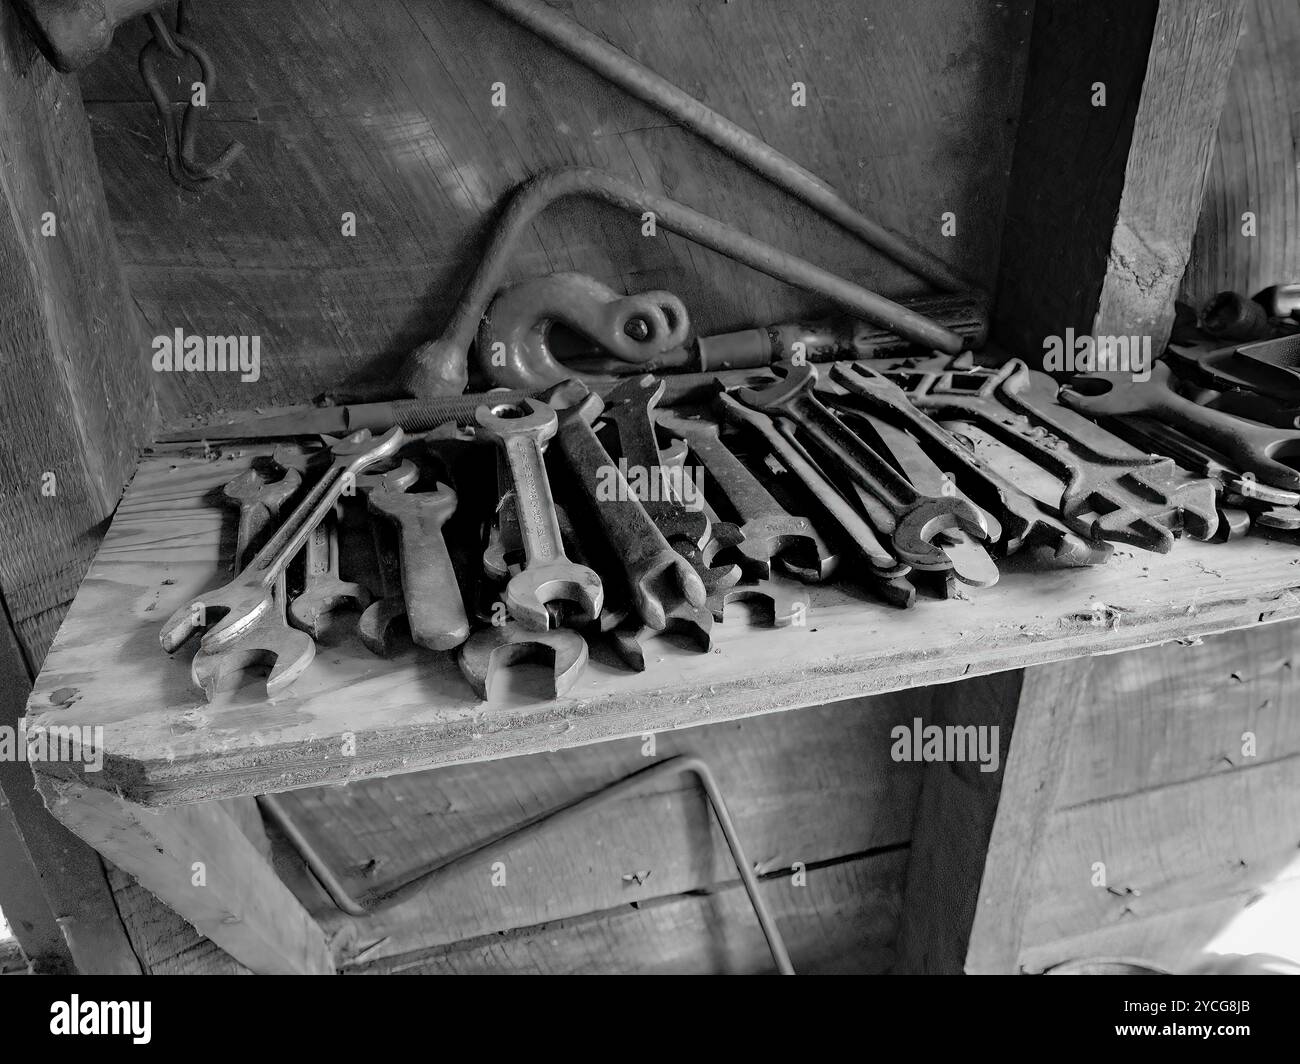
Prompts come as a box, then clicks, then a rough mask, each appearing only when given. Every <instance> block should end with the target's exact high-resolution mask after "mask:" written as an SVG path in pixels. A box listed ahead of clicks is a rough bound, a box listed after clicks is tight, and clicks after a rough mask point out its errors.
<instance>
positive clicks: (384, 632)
mask: <svg viewBox="0 0 1300 1064" xmlns="http://www.w3.org/2000/svg"><path fill="white" fill-rule="evenodd" d="M403 627H405V628H406V629H407V632H408V634H409V631H410V629H409V622H408V621H407V617H406V603H405V601H403V599H402V597H401V596H400V595H399V596H397V597H395V598H382V599H376V600H375V601H374V602H372V603H371V604H370V605H369V606H367V607H366V608H365V609H364V610H363V611H362V612H361V616H360V618H359V619H358V620H357V635H358V636H359V637H360V638H361V642H362V644H363V645H364V646H365V648H366V649H367V650H369V651H370V653H372V654H374V655H376V656H378V657H381V658H387V657H391V656H392V655H393V654H394V653H395V652H396V650H397V646H396V643H397V641H398V640H397V634H398V632H399V631H400V630H401V629H402V628H403Z"/></svg>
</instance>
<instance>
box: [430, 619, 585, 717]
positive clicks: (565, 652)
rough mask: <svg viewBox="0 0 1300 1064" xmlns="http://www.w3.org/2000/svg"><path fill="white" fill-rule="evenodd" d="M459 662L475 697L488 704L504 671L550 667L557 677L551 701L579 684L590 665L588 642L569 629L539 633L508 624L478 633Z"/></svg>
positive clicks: (556, 629) (461, 649) (483, 629)
mask: <svg viewBox="0 0 1300 1064" xmlns="http://www.w3.org/2000/svg"><path fill="white" fill-rule="evenodd" d="M456 661H457V663H458V664H459V665H460V671H461V675H463V676H464V677H465V679H466V680H467V681H469V685H470V686H471V687H472V688H474V693H475V694H476V695H478V696H479V698H481V699H484V700H485V701H486V700H487V698H488V697H489V695H490V693H491V691H492V688H493V687H495V686H496V677H497V674H498V673H499V672H501V671H502V670H503V669H507V668H509V667H510V666H511V665H521V664H523V663H525V662H533V663H536V664H541V665H550V666H551V668H552V670H553V675H554V677H555V686H554V689H553V693H552V695H551V697H552V698H559V697H560V696H561V695H563V694H565V693H566V692H568V691H569V690H570V689H571V688H572V687H573V685H574V684H575V683H577V682H578V677H579V676H581V675H582V670H583V669H584V668H585V667H586V665H587V641H586V640H585V639H583V638H582V636H581V635H579V634H578V633H577V632H574V631H571V630H569V629H567V628H555V629H552V630H550V631H542V632H539V631H534V630H533V629H530V628H524V627H523V626H522V625H520V624H518V623H516V622H507V623H505V624H501V625H490V626H489V627H487V628H481V629H480V630H479V631H477V632H475V633H474V634H473V635H472V636H470V637H469V639H468V640H466V642H465V643H464V644H463V645H462V646H461V648H460V652H459V654H458V655H457V658H456Z"/></svg>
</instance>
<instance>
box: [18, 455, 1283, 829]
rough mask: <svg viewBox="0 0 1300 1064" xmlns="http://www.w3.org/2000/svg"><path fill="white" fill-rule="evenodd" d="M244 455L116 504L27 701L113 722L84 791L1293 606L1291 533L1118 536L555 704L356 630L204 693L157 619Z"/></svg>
mask: <svg viewBox="0 0 1300 1064" xmlns="http://www.w3.org/2000/svg"><path fill="white" fill-rule="evenodd" d="M233 453H234V452H232V454H233ZM250 453H251V451H250V452H245V453H243V454H242V455H240V460H235V459H221V460H215V461H205V460H204V459H202V458H201V457H186V456H185V455H184V454H182V453H180V452H176V453H172V454H170V455H156V456H153V457H150V458H148V459H146V460H145V461H144V462H143V463H142V465H141V468H140V471H139V473H138V474H137V476H136V479H135V481H134V482H133V483H132V485H131V488H130V490H129V491H128V492H127V495H126V497H125V498H124V500H123V502H122V505H121V507H120V508H119V511H118V514H117V517H116V519H115V521H114V523H113V526H112V528H111V529H110V530H109V533H108V535H107V536H106V538H105V540H104V543H103V546H102V548H101V550H100V552H99V554H98V556H97V557H96V560H95V563H94V564H93V565H92V567H91V570H90V573H89V575H88V578H87V580H86V582H85V584H84V585H83V587H82V590H81V593H80V594H79V596H78V598H77V601H76V604H75V606H74V608H73V610H72V612H71V613H70V615H69V619H68V621H67V623H66V624H65V625H64V628H63V629H62V631H61V632H60V634H59V637H58V639H57V641H56V643H55V646H54V648H53V650H52V651H51V655H50V658H49V661H48V663H47V666H46V668H45V670H44V672H43V673H42V675H41V677H40V678H39V680H38V683H37V685H36V687H35V689H34V691H33V694H32V697H31V700H30V703H29V713H30V714H31V718H32V719H31V723H32V724H61V725H82V726H92V727H93V726H95V725H102V726H103V727H104V729H105V732H104V741H105V746H106V750H107V758H106V761H105V765H104V771H103V772H101V773H98V774H95V773H91V774H87V775H86V777H85V780H86V782H87V783H89V784H90V785H91V786H100V787H113V788H120V789H121V791H122V793H123V794H124V795H126V796H128V797H130V798H131V799H132V800H134V801H138V802H141V803H144V804H151V805H170V804H175V803H183V802H191V801H200V800H205V799H208V798H222V797H235V796H238V795H248V794H257V793H263V792H265V791H267V790H287V789H292V788H295V787H304V786H312V785H317V784H322V783H331V782H336V783H341V782H346V781H347V780H350V779H361V778H365V777H368V776H382V775H391V774H395V773H400V772H409V771H414V770H416V769H420V768H428V767H431V766H434V765H440V764H449V763H453V762H457V761H479V760H488V759H491V758H497V757H507V756H511V755H515V754H523V753H532V752H536V751H540V750H551V749H560V748H563V747H569V746H579V745H583V744H585V743H592V742H598V741H601V740H605V739H615V738H621V737H626V736H636V735H641V734H644V733H646V732H651V731H666V730H670V729H674V728H682V727H688V726H690V725H693V724H703V723H708V722H717V721H723V720H731V719H736V718H740V717H746V716H751V715H756V714H760V713H767V712H772V711H776V710H784V709H795V708H799V707H804V706H809V705H820V704H822V703H825V702H829V701H835V700H837V699H842V698H852V697H858V696H862V695H866V694H875V693H880V692H884V691H894V690H901V689H904V688H909V687H916V686H922V685H925V684H932V683H943V682H948V681H951V680H956V679H960V678H962V677H965V676H974V675H983V674H986V673H991V672H999V671H1003V670H1006V669H1014V668H1023V667H1025V666H1028V665H1034V664H1040V663H1042V662H1046V661H1056V660H1061V659H1065V658H1071V657H1081V656H1084V655H1092V654H1104V653H1110V652H1114V651H1119V650H1127V649H1132V648H1134V647H1141V646H1149V645H1153V644H1157V643H1163V642H1168V641H1170V640H1176V639H1186V638H1194V637H1196V636H1199V635H1202V634H1205V633H1210V632H1216V631H1225V630H1230V629H1233V628H1243V627H1248V626H1251V625H1255V624H1260V623H1264V622H1268V621H1282V620H1288V619H1292V618H1296V617H1300V551H1297V549H1296V547H1295V545H1294V544H1289V543H1279V542H1270V541H1264V540H1259V539H1254V538H1251V539H1247V540H1243V541H1238V542H1235V543H1231V544H1226V545H1222V546H1216V545H1210V544H1199V543H1192V542H1187V543H1179V544H1178V545H1177V546H1176V549H1175V550H1174V551H1173V553H1171V554H1170V555H1166V556H1156V555H1151V554H1148V553H1144V552H1139V551H1129V550H1121V551H1119V552H1117V556H1116V557H1115V558H1114V559H1113V560H1112V561H1111V562H1110V563H1108V564H1107V565H1104V566H1101V567H1098V568H1096V569H1092V570H1074V571H1056V572H1033V571H1027V570H1025V569H1023V568H1021V567H1020V566H1019V565H1008V566H1007V567H1006V571H1005V573H1004V576H1003V579H1002V581H1001V582H1000V583H999V584H998V585H997V586H996V587H994V588H991V589H987V590H985V591H982V592H975V593H972V594H971V596H970V598H969V599H967V600H964V601H962V600H952V601H922V602H921V603H920V604H919V605H918V606H917V607H916V608H915V609H914V610H913V611H911V612H910V613H906V614H904V613H901V612H899V611H897V610H895V609H892V608H890V607H888V606H885V605H882V604H878V603H876V602H874V601H872V600H871V599H870V598H869V597H868V596H867V595H866V594H865V593H862V592H859V591H857V590H855V589H854V588H852V586H847V587H846V586H828V587H822V588H817V589H814V591H813V594H812V609H811V611H810V613H809V616H808V624H807V626H806V627H805V628H803V629H798V628H794V629H783V630H775V629H761V628H753V627H747V626H746V625H744V624H743V623H737V621H736V620H729V621H728V622H727V623H726V624H724V625H722V626H720V627H719V628H718V629H716V632H717V639H716V645H715V648H714V652H713V653H710V654H699V653H696V652H693V651H690V650H687V649H684V648H680V647H677V646H674V645H672V644H671V643H670V642H669V641H667V640H659V641H658V643H659V646H658V647H657V648H655V650H654V651H653V652H652V653H651V655H650V659H651V660H650V667H649V668H648V669H647V671H646V672H645V673H642V674H630V673H627V672H626V671H623V670H621V669H619V668H617V667H616V666H614V665H611V664H605V663H602V662H598V661H593V663H592V664H591V665H590V666H589V667H588V670H587V672H586V674H585V675H584V676H583V677H582V679H581V681H580V682H579V684H578V686H577V687H575V688H574V690H573V691H572V692H570V694H569V695H568V696H566V697H565V698H562V699H560V700H558V701H555V702H535V701H534V702H523V703H522V704H520V703H511V702H505V703H500V704H484V703H480V702H479V701H478V700H477V699H475V698H474V697H473V695H472V693H471V692H470V690H469V688H468V686H467V685H466V684H465V682H464V680H463V679H462V678H461V677H460V674H459V672H458V670H457V669H456V666H455V664H454V661H453V660H452V658H451V656H450V655H445V654H442V655H440V654H436V653H434V652H430V651H417V650H413V649H412V650H408V651H407V652H406V653H405V654H404V655H400V656H398V657H397V658H395V659H393V660H391V661H381V660H379V659H377V658H374V657H372V656H371V655H369V654H368V653H367V652H366V651H365V650H364V649H362V648H361V647H360V646H359V644H357V643H355V642H351V641H349V642H345V643H344V644H342V645H340V646H338V647H326V648H322V652H321V653H320V654H318V655H317V658H316V661H315V662H314V664H313V665H312V667H311V669H310V670H309V671H308V672H307V673H306V675H304V677H303V678H302V679H301V680H300V681H299V682H298V684H297V685H296V686H295V687H294V689H293V690H292V692H291V693H288V694H286V695H285V696H283V697H282V698H280V699H278V700H276V701H275V702H268V701H266V699H265V698H264V697H263V695H262V694H259V693H258V687H257V685H256V684H254V683H252V682H250V683H249V684H247V685H245V686H244V687H241V688H239V689H238V690H237V691H234V692H231V693H229V694H226V695H223V696H220V698H219V700H218V701H215V702H213V703H211V704H209V703H207V702H205V701H204V700H203V698H202V695H201V694H200V692H198V691H197V690H196V689H195V688H194V687H193V686H192V685H191V683H190V678H189V659H190V657H191V655H192V651H191V650H189V649H183V650H182V651H181V652H178V653H176V654H174V655H172V656H171V657H170V658H169V657H168V656H167V655H165V654H163V653H162V651H161V650H160V649H159V647H158V629H159V626H160V625H161V623H162V621H163V620H164V619H165V618H166V617H167V616H168V614H169V613H170V612H171V611H172V610H173V609H175V608H178V607H179V606H180V605H182V604H183V603H184V602H185V601H187V600H188V599H189V598H191V597H193V596H197V595H199V594H200V593H201V592H202V591H203V590H204V589H205V588H207V587H211V586H213V584H214V583H217V582H220V580H221V579H224V577H223V576H221V574H222V573H224V572H225V571H226V569H225V563H224V562H223V561H222V560H221V548H222V544H223V543H228V542H229V540H230V538H231V536H230V525H231V523H232V515H231V513H230V512H229V511H226V510H224V509H221V508H218V507H216V506H214V505H211V504H210V503H208V502H207V501H205V498H206V497H210V493H211V492H213V491H214V490H215V489H217V488H219V487H220V485H221V484H223V483H224V482H226V481H227V480H229V479H230V478H231V477H232V476H233V475H235V474H236V473H237V472H238V470H239V469H240V468H241V466H242V461H244V460H247V459H248V458H249V456H250ZM1097 603H1101V604H1104V608H1101V607H1098V608H1096V609H1094V606H1095V604H1097ZM347 734H351V735H352V736H354V737H355V751H354V752H350V751H351V749H352V748H351V744H350V743H348V742H347V741H346V735H347ZM39 768H40V770H41V772H43V773H48V772H55V773H70V772H73V771H75V769H74V767H73V766H71V765H67V764H62V765H60V764H42V765H40V766H39Z"/></svg>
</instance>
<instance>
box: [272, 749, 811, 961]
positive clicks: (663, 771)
mask: <svg viewBox="0 0 1300 1064" xmlns="http://www.w3.org/2000/svg"><path fill="white" fill-rule="evenodd" d="M685 772H690V773H692V774H693V775H694V776H695V777H696V778H697V779H698V780H699V781H700V784H701V785H702V786H703V787H704V793H705V795H706V797H707V798H708V800H709V804H710V805H711V806H712V807H713V813H714V815H715V816H716V817H717V818H718V826H719V827H720V828H721V829H722V835H723V837H724V838H725V839H726V840H727V848H728V849H729V850H730V851H731V857H732V860H733V861H735V863H736V871H737V872H739V873H740V880H741V882H742V883H743V884H744V886H745V893H746V894H748V895H749V902H750V904H751V905H752V906H753V907H754V915H755V916H757V917H758V924H759V927H760V928H761V929H762V931H763V937H764V938H765V939H766V940H767V947H768V949H769V950H771V952H772V959H773V960H774V961H776V966H777V969H778V970H779V971H780V972H781V974H782V975H794V966H793V965H792V964H791V962H790V954H789V952H788V951H787V950H786V948H785V940H784V939H783V938H782V937H781V932H780V931H779V930H778V929H777V926H776V921H775V920H773V919H772V914H771V912H769V911H768V908H767V904H766V903H765V902H764V901H763V896H762V895H761V894H760V893H759V889H758V877H757V876H756V875H755V874H754V866H753V865H751V864H750V863H749V859H748V858H747V857H746V856H745V851H744V849H743V848H742V847H741V845H740V836H739V835H737V834H736V825H735V823H734V822H733V821H732V819H731V813H730V812H728V810H727V803H726V802H725V801H723V798H722V792H721V791H720V790H719V789H718V781H717V780H716V779H714V778H713V772H712V771H711V770H710V769H709V766H708V765H706V764H705V763H704V762H703V761H702V760H700V759H699V758H698V757H695V756H694V755H691V754H685V755H682V756H679V757H670V758H668V759H667V760H666V761H660V762H658V763H657V764H654V765H651V766H650V767H649V768H643V769H641V770H640V771H639V772H634V773H632V775H630V776H626V777H624V778H623V779H621V780H619V781H618V782H617V783H612V784H610V785H609V786H608V787H605V788H604V789H603V790H599V791H596V792H595V793H594V794H589V795H587V796H586V797H585V798H579V799H578V800H577V801H574V802H570V803H569V804H568V805H564V806H561V807H560V808H559V809H556V810H553V811H552V812H549V813H544V814H542V815H541V816H540V817H538V818H536V819H535V820H531V821H529V822H528V823H526V824H524V825H523V826H521V827H518V828H515V829H514V830H513V831H511V832H509V833H507V834H505V835H501V836H499V837H497V838H495V839H492V840H491V841H490V842H486V843H484V844H483V845H481V846H478V847H476V848H475V849H472V850H469V851H467V852H465V853H461V854H458V855H457V856H456V857H453V858H452V859H451V860H450V861H445V862H444V863H442V864H440V865H437V866H435V867H434V868H430V869H427V870H426V871H423V872H420V873H418V874H417V875H416V876H415V877H414V878H413V879H409V880H407V881H406V882H405V883H403V884H401V885H400V886H397V887H394V888H392V889H390V890H387V891H384V892H382V893H373V894H371V895H369V896H368V897H366V898H364V899H362V900H361V901H358V900H357V899H355V898H353V897H352V896H351V895H350V894H349V893H348V892H347V888H346V887H344V886H343V884H342V883H341V882H340V881H339V878H338V877H337V876H336V875H335V874H334V872H333V871H332V870H331V869H330V867H329V865H327V864H326V863H325V861H324V860H323V859H322V858H321V856H320V855H319V854H318V853H317V852H316V849H315V847H313V846H312V845H311V843H310V842H309V841H308V840H307V837H306V836H305V835H304V834H303V833H302V831H301V830H300V829H299V828H298V825H297V824H295V823H294V821H293V820H292V818H291V817H290V816H289V814H288V812H287V811H286V810H285V808H284V806H282V805H281V804H280V802H279V799H277V798H276V796H275V795H273V794H264V795H262V796H260V797H259V798H258V799H257V802H258V804H259V805H260V806H261V807H262V810H263V811H264V812H265V813H266V815H267V816H268V817H269V818H270V820H271V822H272V823H273V824H275V825H276V827H278V828H279V829H280V830H281V831H283V832H284V834H285V835H286V836H287V838H288V839H289V842H290V843H292V845H293V848H294V849H295V850H297V851H298V853H299V854H300V855H301V856H302V859H303V861H305V862H306V864H307V867H308V868H310V869H311V871H312V874H313V875H315V877H316V878H317V879H318V880H319V881H320V884H321V886H322V887H324V888H325V891H326V893H327V894H329V896H330V899H331V900H332V901H333V902H334V904H335V905H336V906H338V908H339V909H341V910H342V911H343V912H345V913H347V914H348V915H349V916H357V917H364V916H370V915H371V914H372V913H375V912H379V911H380V910H383V909H391V908H392V907H393V906H395V905H399V904H401V903H402V902H404V901H406V900H407V899H408V898H412V897H414V896H416V895H418V894H423V893H424V892H425V891H427V890H430V889H431V888H432V887H434V886H435V885H436V883H437V881H438V879H439V878H440V877H441V876H443V875H444V874H445V873H448V872H450V871H452V870H454V869H455V868H457V867H458V866H460V865H462V864H464V863H465V862H466V861H468V860H470V859H471V858H473V859H474V860H477V861H490V860H492V859H493V858H496V857H501V856H504V855H505V854H507V853H509V852H510V851H511V850H512V849H514V848H515V847H516V846H519V845H520V844H521V843H524V842H527V841H528V840H529V839H531V838H532V837H533V836H535V835H539V834H541V832H542V831H543V830H544V829H546V828H554V827H559V826H562V825H565V824H568V823H570V822H572V821H575V820H579V819H580V818H581V817H583V816H585V815H586V814H587V813H589V812H591V810H593V809H595V808H596V807H598V806H602V805H608V804H609V803H611V802H615V801H617V800H618V799H620V798H623V797H625V796H626V795H627V794H628V793H629V792H631V791H634V790H637V789H639V788H641V787H644V786H645V785H646V784H647V783H650V782H651V781H653V780H657V779H659V778H661V777H663V776H678V775H681V774H682V773H685Z"/></svg>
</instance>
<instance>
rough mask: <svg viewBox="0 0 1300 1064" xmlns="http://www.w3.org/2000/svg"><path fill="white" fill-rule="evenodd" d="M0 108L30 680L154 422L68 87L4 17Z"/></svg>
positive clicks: (19, 626) (14, 508)
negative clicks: (49, 229)
mask: <svg viewBox="0 0 1300 1064" xmlns="http://www.w3.org/2000/svg"><path fill="white" fill-rule="evenodd" d="M0 97H2V98H3V99H4V101H5V106H4V109H3V113H0V163H2V164H3V165H0V295H2V298H0V306H2V307H3V309H2V310H0V424H3V425H4V426H5V445H4V446H2V447H0V497H2V498H3V501H4V504H5V514H6V518H5V533H6V536H5V539H6V549H5V550H4V551H3V552H2V553H0V595H3V598H4V601H5V603H6V605H7V607H8V610H9V613H10V616H11V619H12V622H13V624H14V627H15V629H16V631H17V632H18V636H19V639H20V641H21V643H22V646H23V651H24V654H25V655H26V657H27V659H28V663H29V666H30V667H31V669H32V671H33V672H35V671H36V670H37V669H39V667H40V663H41V660H42V659H43V657H44V654H45V649H46V647H48V646H49V643H50V640H51V639H52V638H53V637H54V632H55V631H56V630H57V628H58V625H59V621H60V619H61V618H62V615H63V611H64V609H65V608H66V606H67V604H68V603H69V602H70V601H71V600H72V596H73V594H74V592H75V591H76V588H77V584H78V583H79V582H80V580H81V576H82V574H83V573H84V572H85V568H86V565H87V564H88V562H89V561H90V557H91V555H92V554H93V552H94V549H95V546H96V544H97V542H98V538H99V535H100V534H101V532H102V530H103V522H104V521H105V519H106V518H107V517H108V515H109V514H111V513H112V511H113V507H114V505H115V504H116V502H117V499H118V496H119V494H120V493H121V490H122V486H123V485H124V484H125V483H126V481H127V479H128V478H129V477H130V474H131V469H132V467H133V464H134V462H135V458H136V455H137V453H138V450H139V447H140V444H141V443H142V442H143V440H144V439H145V438H146V435H147V434H148V432H149V429H150V427H151V422H152V418H153V416H154V409H153V400H152V395H151V391H150V384H149V380H148V377H147V376H146V373H147V369H148V364H147V362H146V361H144V360H143V357H142V356H143V355H145V354H146V351H145V349H144V348H142V346H141V344H140V334H139V332H138V323H137V319H136V318H135V316H134V308H133V306H132V304H131V301H130V298H129V296H128V295H127V290H126V285H125V284H124V282H123V279H122V272H121V266H120V264H119V262H118V258H117V250H116V247H115V245H114V241H113V234H112V230H111V228H110V226H109V223H108V218H107V212H106V210H105V206H104V193H103V188H102V186H101V184H100V178H99V172H98V169H97V167H96V162H95V155H94V150H93V148H92V146H91V141H90V132H89V127H88V126H87V123H86V117H85V113H84V111H83V109H82V106H81V100H80V97H79V95H78V91H77V83H76V80H75V79H73V78H71V77H66V76H62V75H59V74H56V73H55V72H54V71H53V69H52V68H51V67H50V66H49V65H48V64H47V63H46V62H45V60H44V59H43V58H42V57H41V56H40V55H39V53H37V51H36V49H35V46H34V45H33V44H31V42H30V40H29V39H28V38H27V36H26V33H25V31H24V30H23V29H22V28H21V27H20V26H19V25H18V23H17V15H16V14H15V13H14V12H13V11H12V9H11V8H10V7H9V6H8V5H6V8H5V10H4V11H3V12H0ZM45 212H52V213H53V214H54V218H55V223H56V225H57V229H56V231H55V233H54V235H51V236H44V235H42V224H43V217H42V216H43V215H44V214H45ZM47 473H50V474H53V475H54V477H55V480H54V482H53V484H54V489H55V493H54V494H49V493H48V490H47V492H46V493H44V494H43V492H42V489H43V487H46V488H47V489H48V482H46V481H44V480H43V477H44V475H45V474H47Z"/></svg>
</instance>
